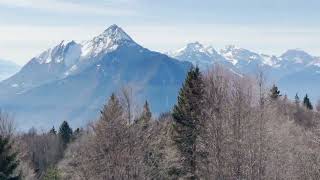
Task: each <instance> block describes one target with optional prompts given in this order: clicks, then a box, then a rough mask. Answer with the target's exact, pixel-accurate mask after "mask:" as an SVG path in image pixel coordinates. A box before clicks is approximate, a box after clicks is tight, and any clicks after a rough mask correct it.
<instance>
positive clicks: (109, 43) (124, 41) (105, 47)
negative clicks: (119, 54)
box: [82, 24, 136, 57]
mask: <svg viewBox="0 0 320 180" xmlns="http://www.w3.org/2000/svg"><path fill="white" fill-rule="evenodd" d="M132 44H136V43H135V42H134V41H133V40H132V39H131V37H130V36H129V35H128V34H127V33H125V32H124V31H123V30H122V28H120V27H119V26H117V25H115V24H114V25H112V26H110V27H109V28H108V29H106V30H105V31H103V33H101V34H100V35H98V36H96V37H94V38H93V39H92V40H90V41H86V42H84V43H83V46H82V56H85V57H88V56H90V57H96V56H98V55H99V54H101V53H108V52H112V51H114V50H116V49H117V48H118V47H119V46H123V45H132Z"/></svg>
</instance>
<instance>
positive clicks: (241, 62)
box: [167, 42, 320, 102]
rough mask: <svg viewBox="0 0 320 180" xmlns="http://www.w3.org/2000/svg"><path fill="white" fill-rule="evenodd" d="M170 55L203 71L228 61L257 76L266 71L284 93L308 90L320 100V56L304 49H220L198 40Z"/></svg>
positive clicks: (228, 63)
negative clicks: (263, 51)
mask: <svg viewBox="0 0 320 180" xmlns="http://www.w3.org/2000/svg"><path fill="white" fill-rule="evenodd" d="M167 54H168V55H169V56H171V57H172V58H175V59H179V60H181V61H189V62H191V63H192V64H194V65H198V66H199V67H200V68H201V69H203V70H206V69H207V68H209V67H211V66H212V65H213V64H215V63H220V64H224V65H225V66H226V67H228V68H230V69H232V70H233V71H235V72H237V73H239V74H249V75H256V73H257V72H258V70H262V71H264V72H265V74H266V76H267V79H268V81H269V83H276V84H277V85H278V86H279V87H280V90H281V91H282V94H287V95H288V97H291V98H293V97H294V95H295V94H296V93H298V94H299V95H300V96H304V95H305V94H306V93H308V94H309V95H310V96H311V98H312V99H313V102H316V100H317V99H320V83H319V82H320V57H316V56H312V55H310V54H308V53H306V52H305V51H303V50H299V49H292V50H288V51H286V52H285V53H283V54H282V55H281V56H279V57H277V56H272V55H266V54H259V53H256V52H253V51H250V50H247V49H243V48H238V47H235V46H233V45H230V46H227V47H226V48H224V49H221V50H219V51H217V50H215V49H214V48H213V47H212V46H204V45H202V44H200V43H199V42H194V43H189V44H187V45H186V46H185V47H183V48H181V49H179V50H176V51H172V52H169V53H167Z"/></svg>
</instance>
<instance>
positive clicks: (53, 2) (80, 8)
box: [0, 0, 135, 16]
mask: <svg viewBox="0 0 320 180" xmlns="http://www.w3.org/2000/svg"><path fill="white" fill-rule="evenodd" d="M112 2H114V3H112ZM116 2H117V1H108V3H99V4H96V5H93V4H94V3H91V4H87V3H86V4H84V3H76V2H70V1H67V0H0V6H1V5H2V6H7V7H20V8H30V9H38V10H42V11H51V12H57V13H70V14H73V13H78V14H79V13H81V14H96V15H113V16H122V15H133V14H135V12H134V11H132V10H130V9H128V8H125V7H124V6H119V5H120V4H121V3H120V4H119V3H116Z"/></svg>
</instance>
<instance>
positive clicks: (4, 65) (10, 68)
mask: <svg viewBox="0 0 320 180" xmlns="http://www.w3.org/2000/svg"><path fill="white" fill-rule="evenodd" d="M20 68H21V67H20V66H19V65H17V64H15V63H13V62H11V61H8V60H3V59H0V81H1V80H4V79H7V78H8V77H10V76H12V75H14V74H15V73H17V72H18V71H19V70H20Z"/></svg>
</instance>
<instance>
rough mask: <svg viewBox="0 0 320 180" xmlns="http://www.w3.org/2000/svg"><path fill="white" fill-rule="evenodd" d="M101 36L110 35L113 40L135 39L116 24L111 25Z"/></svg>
mask: <svg viewBox="0 0 320 180" xmlns="http://www.w3.org/2000/svg"><path fill="white" fill-rule="evenodd" d="M99 36H103V37H108V38H110V39H111V40H113V41H120V40H127V41H133V40H132V39H131V37H130V36H129V35H128V34H127V33H126V32H124V31H123V29H122V28H121V27H119V26H117V25H116V24H113V25H111V26H110V27H109V28H107V29H106V30H105V31H104V32H103V33H102V34H101V35H99ZM99 36H98V37H99Z"/></svg>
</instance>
